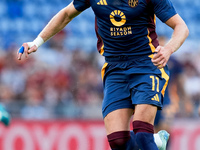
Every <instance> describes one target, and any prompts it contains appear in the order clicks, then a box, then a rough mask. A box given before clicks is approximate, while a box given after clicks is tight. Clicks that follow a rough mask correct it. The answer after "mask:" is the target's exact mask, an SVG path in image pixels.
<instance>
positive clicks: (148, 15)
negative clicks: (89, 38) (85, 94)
mask: <svg viewBox="0 0 200 150" xmlns="http://www.w3.org/2000/svg"><path fill="white" fill-rule="evenodd" d="M89 7H92V9H93V11H94V14H95V16H96V20H95V24H96V26H95V30H96V34H97V37H98V42H97V48H98V51H99V53H100V54H101V55H103V56H104V57H105V64H104V66H103V67H102V80H103V85H104V99H103V104H102V113H103V118H104V123H105V128H106V132H107V138H108V141H109V144H110V147H111V149H112V150H132V149H134V148H133V147H134V146H133V145H134V143H137V145H138V147H139V149H141V150H158V147H157V146H156V144H155V142H154V137H153V134H154V119H155V115H156V112H157V110H158V109H162V103H163V97H164V93H165V88H166V86H167V83H168V80H169V75H168V73H169V71H168V68H167V66H166V63H167V61H168V59H169V57H170V55H171V54H172V53H173V52H175V51H176V50H177V49H178V48H179V47H180V46H181V45H182V43H183V42H184V40H185V39H186V38H187V36H188V34H189V31H188V28H187V26H186V24H185V22H184V21H183V20H182V18H181V17H180V16H179V15H178V14H177V13H176V11H175V9H174V7H173V5H172V3H171V2H170V1H169V0H74V1H73V2H72V3H70V4H69V5H68V6H67V7H65V8H64V9H62V10H61V11H59V12H58V13H57V14H56V15H55V16H54V17H53V18H52V19H51V21H50V22H49V23H48V24H47V25H46V27H45V28H44V29H43V30H42V31H41V33H40V34H39V35H38V37H37V38H36V39H35V40H34V41H33V42H28V43H23V45H22V46H23V48H24V53H25V57H26V58H28V55H29V54H31V53H32V52H36V50H37V49H38V48H39V47H40V46H41V45H42V44H43V43H44V42H46V41H47V40H48V39H49V38H51V37H52V36H54V35H55V34H56V33H58V32H59V31H61V30H62V29H63V28H64V27H65V26H66V25H67V24H68V23H69V22H70V21H71V20H72V19H73V18H74V17H76V16H77V15H79V14H80V13H81V12H82V11H84V10H85V9H87V8H89ZM156 16H157V17H158V18H159V19H160V20H161V21H162V22H164V23H165V24H167V25H168V26H169V27H171V28H172V29H173V34H172V37H171V39H170V40H169V42H168V43H167V44H166V45H165V46H164V47H163V46H159V43H158V40H157V34H156V31H155V17H156ZM22 54H23V49H22V48H20V49H19V51H18V59H19V60H20V59H21V57H22ZM133 114H134V115H133ZM132 115H133V120H132V125H133V132H131V134H130V131H129V130H130V121H131V118H132ZM132 135H134V136H132ZM164 138H167V135H166V136H165V135H164ZM161 149H165V148H161Z"/></svg>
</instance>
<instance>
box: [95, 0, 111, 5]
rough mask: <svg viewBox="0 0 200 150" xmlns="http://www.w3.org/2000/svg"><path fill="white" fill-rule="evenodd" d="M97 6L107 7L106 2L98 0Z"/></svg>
mask: <svg viewBox="0 0 200 150" xmlns="http://www.w3.org/2000/svg"><path fill="white" fill-rule="evenodd" d="M97 5H108V4H107V2H106V0H100V1H99V2H98V3H97Z"/></svg>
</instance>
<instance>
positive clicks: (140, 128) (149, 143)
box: [133, 121, 158, 150]
mask: <svg viewBox="0 0 200 150" xmlns="http://www.w3.org/2000/svg"><path fill="white" fill-rule="evenodd" d="M133 131H134V133H135V137H136V142H137V144H138V146H139V148H140V149H141V150H158V147H157V146H156V143H155V142H154V137H153V134H154V130H153V125H152V124H149V123H147V122H143V121H133Z"/></svg>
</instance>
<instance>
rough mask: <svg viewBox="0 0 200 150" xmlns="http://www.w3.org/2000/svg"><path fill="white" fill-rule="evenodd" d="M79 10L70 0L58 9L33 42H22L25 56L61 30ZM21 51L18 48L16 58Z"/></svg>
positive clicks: (20, 54)
mask: <svg viewBox="0 0 200 150" xmlns="http://www.w3.org/2000/svg"><path fill="white" fill-rule="evenodd" d="M80 13H81V11H78V10H76V8H75V7H74V5H73V2H71V3H70V4H69V5H68V6H67V7H65V8H63V9H62V10H60V11H59V12H58V13H57V14H56V15H55V16H54V17H53V18H52V19H51V20H50V21H49V23H48V24H47V25H46V26H45V27H44V29H43V30H42V31H41V32H40V34H39V35H38V37H37V38H36V39H35V40H34V41H33V42H28V43H23V45H22V46H23V47H24V53H25V57H26V58H28V54H30V53H32V52H35V51H36V50H37V49H38V48H39V47H40V46H41V45H42V44H43V43H44V42H46V41H47V40H48V39H50V38H51V37H52V36H54V35H55V34H56V33H58V32H59V31H61V30H62V29H63V28H64V27H65V26H66V25H67V24H68V23H69V22H70V21H71V20H72V19H73V18H74V17H76V16H77V15H79V14H80ZM22 54H23V52H21V51H19V50H18V56H17V58H18V60H21V57H22Z"/></svg>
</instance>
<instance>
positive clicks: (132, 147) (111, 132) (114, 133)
mask: <svg viewBox="0 0 200 150" xmlns="http://www.w3.org/2000/svg"><path fill="white" fill-rule="evenodd" d="M132 114H133V109H130V108H123V109H117V110H115V111H112V112H110V113H109V114H108V115H107V116H106V117H105V118H104V123H105V128H106V132H107V138H108V142H109V144H110V147H111V149H112V150H139V149H138V147H137V144H136V141H135V135H134V133H133V132H132V134H131V133H130V121H131V116H132Z"/></svg>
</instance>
